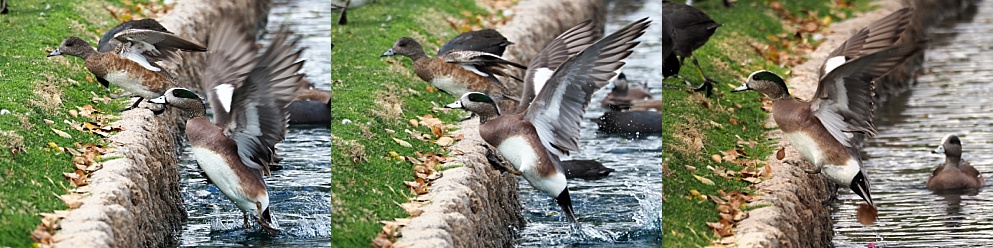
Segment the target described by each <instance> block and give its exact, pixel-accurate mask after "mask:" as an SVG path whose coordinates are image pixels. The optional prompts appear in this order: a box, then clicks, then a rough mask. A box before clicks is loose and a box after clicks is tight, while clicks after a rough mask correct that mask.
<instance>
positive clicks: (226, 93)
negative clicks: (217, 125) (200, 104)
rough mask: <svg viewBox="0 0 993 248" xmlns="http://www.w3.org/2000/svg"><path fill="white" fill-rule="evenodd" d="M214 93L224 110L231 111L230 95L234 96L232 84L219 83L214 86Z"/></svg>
mask: <svg viewBox="0 0 993 248" xmlns="http://www.w3.org/2000/svg"><path fill="white" fill-rule="evenodd" d="M214 93H215V94H214V95H216V96H217V100H218V101H219V102H221V106H222V107H224V112H225V113H231V97H232V96H234V85H231V84H219V85H217V86H214Z"/></svg>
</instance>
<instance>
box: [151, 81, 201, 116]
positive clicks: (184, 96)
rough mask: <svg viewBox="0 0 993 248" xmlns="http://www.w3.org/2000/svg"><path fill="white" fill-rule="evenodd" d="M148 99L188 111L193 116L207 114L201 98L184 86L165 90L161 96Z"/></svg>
mask: <svg viewBox="0 0 993 248" xmlns="http://www.w3.org/2000/svg"><path fill="white" fill-rule="evenodd" d="M148 101H149V102H152V103H157V104H165V105H169V106H173V107H177V108H180V109H183V110H186V111H189V112H191V113H193V117H197V116H205V115H206V114H207V112H206V108H204V104H203V101H204V100H203V98H202V97H200V95H197V93H193V91H190V90H188V89H185V88H172V89H169V90H166V92H165V93H164V94H162V96H160V97H157V98H155V99H152V100H148Z"/></svg>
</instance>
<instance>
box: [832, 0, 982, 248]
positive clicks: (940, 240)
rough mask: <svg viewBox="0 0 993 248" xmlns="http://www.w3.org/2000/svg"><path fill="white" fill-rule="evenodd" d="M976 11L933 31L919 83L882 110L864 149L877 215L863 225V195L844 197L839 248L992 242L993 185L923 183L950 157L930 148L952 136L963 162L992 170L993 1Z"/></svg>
mask: <svg viewBox="0 0 993 248" xmlns="http://www.w3.org/2000/svg"><path fill="white" fill-rule="evenodd" d="M977 11H978V13H977V14H976V15H975V17H974V18H969V19H966V20H960V21H958V22H954V23H947V25H943V27H940V28H938V29H937V30H934V32H933V33H932V35H931V37H932V44H931V47H930V48H928V49H927V51H926V57H927V59H926V62H925V64H924V68H925V71H926V72H925V73H924V75H921V76H920V77H918V82H917V85H915V86H913V87H912V88H911V90H910V92H909V93H908V94H905V95H904V96H901V97H897V98H894V99H891V100H890V102H889V103H887V104H886V106H883V107H882V108H881V109H879V110H877V113H876V115H877V116H876V119H875V121H876V125H877V128H878V129H879V135H878V136H876V137H875V138H872V139H869V140H867V142H866V145H865V148H864V149H863V151H864V153H865V154H866V156H865V157H866V160H865V167H866V169H868V173H869V177H870V180H871V183H872V194H873V198H875V199H874V200H875V202H876V204H877V205H878V207H879V220H877V221H876V223H875V225H873V226H870V227H863V226H862V225H861V224H858V222H856V221H855V218H854V216H855V208H856V205H857V203H858V202H861V200H860V199H856V198H857V196H855V195H854V194H840V195H839V198H840V201H839V202H836V203H834V204H833V206H832V207H833V210H834V211H833V213H832V216H831V217H832V219H833V221H834V229H835V232H836V233H835V237H834V244H835V245H836V246H838V247H866V245H867V244H868V243H869V242H875V244H876V246H877V247H880V246H882V247H993V239H991V238H990V237H993V222H991V221H990V219H991V218H993V211H991V210H993V201H991V199H993V190H990V189H988V187H986V188H983V189H979V190H978V192H977V191H972V192H957V193H949V194H936V193H932V192H931V191H930V190H928V189H927V188H926V187H925V182H926V181H927V178H928V176H929V175H930V174H931V172H932V171H933V170H934V169H935V168H936V167H937V166H938V165H939V164H941V163H943V161H944V156H943V155H935V154H931V153H930V151H931V150H933V149H934V148H936V147H937V146H938V145H939V143H940V142H941V139H942V138H943V137H944V136H945V135H947V134H951V133H955V134H957V135H958V136H959V138H960V139H961V140H962V146H963V148H962V149H963V155H962V158H963V159H965V160H967V161H970V162H971V163H972V165H973V166H975V167H976V169H978V170H979V171H980V172H982V173H983V174H984V175H985V176H986V177H987V178H988V177H989V176H990V174H989V172H990V171H993V153H991V152H989V151H990V150H991V149H993V125H990V121H991V120H993V97H991V96H993V84H990V83H989V80H990V78H993V66H991V64H993V63H991V62H993V49H991V48H993V36H991V35H989V33H990V32H993V19H991V18H989V16H993V3H991V2H989V1H981V2H978V9H977Z"/></svg>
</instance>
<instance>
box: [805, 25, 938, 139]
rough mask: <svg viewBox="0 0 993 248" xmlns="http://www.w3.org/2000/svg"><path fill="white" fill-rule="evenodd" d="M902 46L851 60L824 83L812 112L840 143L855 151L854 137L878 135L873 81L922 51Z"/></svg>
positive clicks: (827, 76)
mask: <svg viewBox="0 0 993 248" xmlns="http://www.w3.org/2000/svg"><path fill="white" fill-rule="evenodd" d="M918 48H919V47H918V46H917V44H916V43H914V44H901V45H898V46H896V47H892V48H889V49H886V50H883V51H880V52H877V53H873V54H868V55H865V56H862V57H861V58H859V59H856V60H851V61H849V62H847V63H845V64H842V65H841V66H838V68H837V69H834V70H832V71H831V72H830V73H828V74H827V75H825V76H824V78H822V79H821V81H820V84H819V85H818V86H817V92H816V93H814V99H813V100H812V101H811V111H812V112H813V114H814V115H815V116H817V117H818V118H819V119H820V121H821V123H822V124H824V127H825V128H827V130H828V131H829V132H830V133H831V136H833V137H834V138H835V139H836V140H838V142H841V144H843V145H845V146H847V147H851V143H850V142H849V141H850V140H851V139H852V137H853V133H861V134H866V135H869V136H870V137H871V136H874V135H876V128H875V126H873V125H872V115H873V113H872V111H873V108H874V106H873V99H872V96H873V95H874V92H873V90H874V86H873V80H875V79H876V78H877V77H879V76H882V75H884V74H886V73H887V72H888V71H889V70H890V69H892V68H893V67H894V66H896V65H898V64H900V63H902V62H903V61H904V60H905V59H906V58H907V57H909V56H910V55H912V54H913V53H915V52H916V51H917V50H918Z"/></svg>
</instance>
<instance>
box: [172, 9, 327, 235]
mask: <svg viewBox="0 0 993 248" xmlns="http://www.w3.org/2000/svg"><path fill="white" fill-rule="evenodd" d="M283 23H286V24H289V26H290V29H291V30H292V31H293V32H294V33H296V34H297V35H298V36H300V37H302V38H303V39H302V40H301V41H300V43H299V46H300V47H306V48H307V50H305V51H304V53H303V55H302V57H303V59H305V60H306V61H307V62H306V63H305V64H304V68H303V72H304V73H306V74H307V79H308V80H310V81H311V82H313V83H314V84H315V85H316V87H317V88H321V89H328V88H330V77H328V76H327V75H330V70H331V68H330V67H331V66H330V65H331V51H330V49H329V47H330V43H331V38H330V37H331V6H330V2H329V1H327V0H294V1H287V0H275V1H273V6H272V10H271V12H270V14H269V25H268V27H267V29H268V30H270V32H274V31H275V30H277V29H278V27H279V25H280V24H283ZM263 43H266V42H263ZM276 148H277V149H279V153H280V155H281V156H282V157H283V158H284V160H283V161H282V162H280V165H282V166H284V169H283V170H279V171H273V172H272V176H271V177H268V178H266V183H267V184H268V189H269V201H270V208H271V209H272V211H273V215H274V218H275V219H276V220H277V222H278V223H279V226H280V227H281V228H282V229H283V234H281V235H279V236H277V237H269V236H268V235H266V234H264V233H263V232H262V231H260V229H259V227H258V224H256V223H252V227H251V228H250V229H248V230H244V229H243V228H242V213H241V210H239V209H238V207H236V206H235V205H234V204H232V203H231V201H230V200H228V199H227V197H225V196H224V194H222V193H221V192H220V191H219V190H218V189H217V187H215V186H214V185H211V184H209V183H207V180H206V177H204V176H202V175H201V174H200V172H201V170H200V168H199V167H198V166H197V165H196V161H195V160H194V159H193V157H192V155H191V154H190V153H189V147H188V146H187V147H186V150H185V151H184V153H183V154H182V155H180V156H181V159H182V162H181V165H180V166H181V168H180V169H181V175H182V176H181V180H182V182H181V187H182V193H183V198H184V203H185V207H186V211H187V214H188V215H189V219H188V220H187V221H186V222H185V223H184V225H183V232H182V234H181V237H179V240H180V241H179V242H180V245H181V246H196V247H200V246H253V247H254V246H267V247H289V246H297V247H327V246H329V245H330V243H331V204H330V201H331V153H330V150H331V129H330V128H328V127H321V126H310V127H306V126H304V127H298V126H291V127H290V129H289V130H288V131H287V134H286V139H285V140H284V141H283V142H282V143H280V144H278V145H277V146H276Z"/></svg>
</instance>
